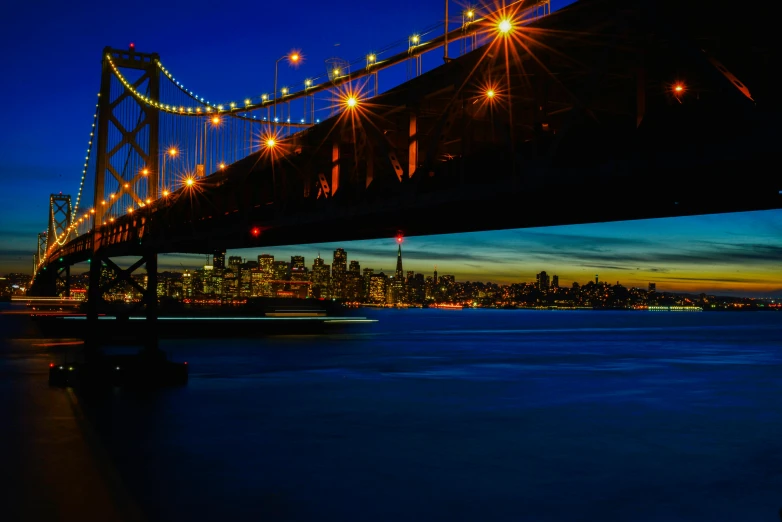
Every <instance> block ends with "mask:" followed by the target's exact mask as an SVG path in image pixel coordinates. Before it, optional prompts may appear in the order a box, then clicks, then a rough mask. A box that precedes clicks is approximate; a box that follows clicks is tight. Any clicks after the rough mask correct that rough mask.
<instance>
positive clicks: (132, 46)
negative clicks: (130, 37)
mask: <svg viewBox="0 0 782 522" xmlns="http://www.w3.org/2000/svg"><path fill="white" fill-rule="evenodd" d="M128 47H129V48H130V50H131V51H135V50H136V44H134V43H133V42H130V45H128Z"/></svg>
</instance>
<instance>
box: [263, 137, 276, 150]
mask: <svg viewBox="0 0 782 522" xmlns="http://www.w3.org/2000/svg"><path fill="white" fill-rule="evenodd" d="M264 144H265V145H266V146H267V147H268V148H270V149H273V148H274V146H275V145H277V140H275V139H274V138H267V139H266V141H265V142H264Z"/></svg>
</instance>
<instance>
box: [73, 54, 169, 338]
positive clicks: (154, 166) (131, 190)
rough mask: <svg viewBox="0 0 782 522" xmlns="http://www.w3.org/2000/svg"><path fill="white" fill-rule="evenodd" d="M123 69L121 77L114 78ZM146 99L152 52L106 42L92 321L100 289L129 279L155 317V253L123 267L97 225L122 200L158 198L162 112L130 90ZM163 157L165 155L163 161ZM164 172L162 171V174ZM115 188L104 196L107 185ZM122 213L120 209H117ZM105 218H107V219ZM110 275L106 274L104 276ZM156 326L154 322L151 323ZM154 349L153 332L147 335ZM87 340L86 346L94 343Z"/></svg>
mask: <svg viewBox="0 0 782 522" xmlns="http://www.w3.org/2000/svg"><path fill="white" fill-rule="evenodd" d="M117 73H120V74H121V77H122V78H124V81H121V82H117V81H112V80H113V79H114V78H116V77H117ZM131 89H132V90H133V91H135V93H142V95H145V96H146V97H147V99H154V100H157V99H159V96H160V68H159V57H158V55H157V54H155V53H140V52H136V50H135V46H134V45H133V44H131V45H130V48H129V49H127V50H120V49H113V48H111V47H106V48H104V50H103V60H102V70H101V88H100V93H99V95H98V96H99V102H98V150H97V161H96V169H95V199H94V206H93V209H94V211H95V212H94V223H95V225H96V231H95V233H94V236H93V243H92V258H91V260H90V284H89V288H88V299H87V316H88V318H89V319H91V320H96V319H97V317H98V314H99V311H100V309H101V307H102V306H103V305H104V300H103V294H104V293H106V292H108V291H110V290H111V289H112V288H115V287H117V286H120V285H123V284H127V285H129V286H130V287H132V288H133V289H135V290H136V291H139V292H140V293H141V294H142V296H143V298H142V300H141V302H140V303H139V306H144V307H145V309H146V315H147V319H149V320H151V321H154V320H155V319H157V311H156V310H157V293H156V289H157V253H155V252H144V253H143V254H142V255H141V257H140V259H139V260H138V261H136V262H135V263H133V264H132V265H131V266H130V267H129V268H122V267H120V266H119V265H118V264H117V263H115V262H114V261H112V260H111V258H110V256H109V255H108V254H107V253H106V252H104V251H103V250H102V249H101V246H102V242H101V234H100V232H98V230H99V226H100V225H101V224H106V222H107V220H108V221H113V217H111V216H112V209H113V207H120V206H121V205H122V204H123V202H124V201H128V200H129V201H130V202H131V204H133V205H138V206H139V207H143V206H144V205H145V202H146V203H149V202H150V201H152V200H155V199H157V197H158V187H159V181H160V179H161V172H160V170H159V160H158V159H159V149H160V147H159V125H160V121H159V120H160V111H159V110H158V109H156V108H154V107H153V106H152V105H150V104H149V103H142V102H141V101H140V100H139V99H138V98H137V96H134V93H133V92H132V90H131ZM164 161H165V160H164ZM163 175H164V173H163ZM110 186H116V188H117V192H111V193H110V194H109V195H108V197H107V195H106V192H107V187H110ZM120 212H121V210H120ZM107 217H108V219H107ZM141 266H145V268H146V272H147V274H146V281H147V284H146V288H144V287H142V286H140V285H139V284H138V283H137V282H136V281H134V280H133V278H132V277H131V276H132V274H133V273H134V272H135V271H136V270H137V269H139V268H140V267H141ZM107 276H108V277H107ZM152 327H153V328H154V325H152ZM147 337H148V338H149V339H150V342H153V344H154V346H153V347H155V348H156V346H157V343H156V342H155V340H156V337H155V336H154V335H150V336H147ZM91 341H93V340H91V339H87V340H86V343H87V344H86V345H85V346H86V347H87V348H88V349H89V348H91V347H92V345H94V344H96V343H95V342H91Z"/></svg>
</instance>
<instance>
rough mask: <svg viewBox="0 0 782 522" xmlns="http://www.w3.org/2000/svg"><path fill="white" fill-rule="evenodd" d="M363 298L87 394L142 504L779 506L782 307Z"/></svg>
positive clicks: (539, 513) (159, 516) (548, 510)
mask: <svg viewBox="0 0 782 522" xmlns="http://www.w3.org/2000/svg"><path fill="white" fill-rule="evenodd" d="M362 314H363V315H366V316H368V317H372V318H378V319H380V321H379V322H378V323H376V324H375V325H373V326H372V327H370V328H364V327H361V328H357V329H354V330H345V331H343V332H341V333H337V334H334V335H327V336H296V337H286V336H276V337H269V338H260V339H225V340H214V339H202V340H190V341H185V340H176V341H163V342H162V347H163V348H164V349H166V350H167V351H168V352H169V354H170V355H171V356H172V357H173V358H174V359H175V360H187V361H188V362H189V365H190V371H191V379H190V382H189V383H188V385H187V386H186V387H183V388H174V389H169V390H164V391H160V392H155V393H138V392H131V391H129V390H122V391H119V392H118V393H116V394H114V395H112V396H109V397H103V398H101V399H93V400H90V401H85V409H86V411H87V414H88V417H89V418H90V419H91V421H92V422H93V423H94V424H95V426H96V428H97V429H98V432H99V433H100V434H101V438H102V440H103V441H104V442H105V444H106V446H107V449H108V450H109V452H110V454H111V455H112V456H113V458H114V459H115V461H116V466H117V469H118V470H119V471H120V473H121V475H122V476H123V478H124V480H125V482H126V484H127V485H128V487H129V489H130V490H131V492H132V493H133V495H134V496H135V497H136V498H137V499H138V501H139V503H140V505H141V506H142V507H143V508H144V509H145V511H146V512H147V513H150V516H149V519H150V520H152V521H154V520H161V521H162V520H167V521H170V520H297V521H299V520H301V521H310V520H326V521H332V520H333V521H345V520H377V521H399V520H426V521H430V520H443V521H446V520H447V521H475V520H501V521H505V520H507V521H511V520H512V521H519V520H530V521H559V520H569V521H580V520H584V521H587V520H589V521H591V520H599V521H601V522H606V521H608V522H613V521H617V522H619V521H622V522H625V521H628V520H632V521H634V522H652V521H679V520H681V521H685V520H686V521H709V522H712V521H731V522H734V521H738V520H742V521H744V520H746V521H751V520H758V521H761V520H776V519H777V518H778V515H777V512H778V510H779V508H780V507H782V314H779V313H754V314H751V313H723V314H720V313H701V314H676V313H662V314H648V313H644V312H561V311H560V312H545V311H530V312H526V311H501V310H465V311H450V310H449V311H439V310H366V311H363V310H362Z"/></svg>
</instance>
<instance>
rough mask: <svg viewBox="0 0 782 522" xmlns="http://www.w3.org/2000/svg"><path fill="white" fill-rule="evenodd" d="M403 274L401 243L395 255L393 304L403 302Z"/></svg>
mask: <svg viewBox="0 0 782 522" xmlns="http://www.w3.org/2000/svg"><path fill="white" fill-rule="evenodd" d="M404 284H405V273H404V271H403V270H402V243H401V241H400V243H399V250H397V253H396V273H395V274H394V286H393V297H394V303H401V302H404V301H405V289H404Z"/></svg>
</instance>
